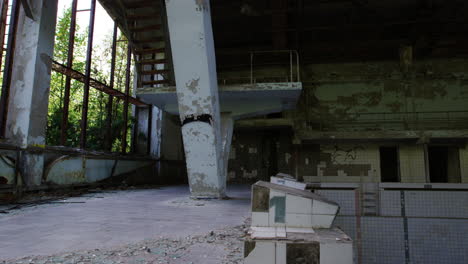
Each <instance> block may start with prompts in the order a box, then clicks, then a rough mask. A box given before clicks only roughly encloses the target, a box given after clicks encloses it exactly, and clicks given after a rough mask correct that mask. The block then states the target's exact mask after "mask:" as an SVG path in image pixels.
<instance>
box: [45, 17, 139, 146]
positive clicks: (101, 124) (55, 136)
mask: <svg viewBox="0 0 468 264" xmlns="http://www.w3.org/2000/svg"><path fill="white" fill-rule="evenodd" d="M70 20H71V9H68V10H66V11H65V12H64V14H63V16H62V17H60V18H59V20H58V23H57V29H56V37H55V50H54V60H55V61H57V62H59V63H62V64H66V62H67V54H68V39H69V28H70ZM87 35H88V33H87V30H80V28H79V26H78V25H77V30H76V34H75V45H74V58H73V69H74V70H76V71H79V72H82V73H84V71H85V54H86V46H87ZM121 38H122V37H121ZM111 53H112V34H110V35H108V36H106V39H105V41H103V42H102V43H96V44H95V45H94V47H93V54H94V56H93V57H92V59H93V60H92V70H91V77H92V78H93V79H96V80H98V81H100V82H102V83H105V84H107V85H109V83H110V64H111ZM126 54H127V44H126V42H123V41H119V42H118V48H117V61H116V71H115V83H114V87H115V89H119V90H121V91H123V90H124V87H125V70H126ZM132 76H133V74H132ZM65 81H66V76H64V75H62V74H60V73H57V72H53V73H52V80H51V87H50V97H49V112H48V126H47V144H48V145H60V131H61V122H62V116H63V98H64V90H65ZM83 90H84V84H83V83H81V82H78V81H75V80H72V82H71V87H70V108H69V116H68V129H67V141H66V144H65V145H66V146H69V147H78V146H79V143H80V133H81V127H80V124H81V113H82V108H83ZM112 103H113V107H112V127H111V135H107V134H106V122H107V120H108V118H109V117H108V116H107V107H108V105H109V96H108V95H107V94H104V93H102V92H100V91H98V90H96V89H94V88H92V87H91V88H90V93H89V104H88V131H87V134H88V138H87V148H88V149H92V150H105V149H106V148H110V147H111V148H112V151H120V150H121V145H120V144H121V143H120V142H121V137H122V131H123V129H124V125H125V124H124V122H123V104H124V102H123V101H122V100H117V99H115V98H114V99H113V100H112ZM131 110H132V107H131V106H130V107H129V112H130V111H131ZM129 115H130V116H131V114H129ZM132 124H133V120H132V119H130V118H129V122H128V126H127V131H130V128H131V127H132ZM128 135H129V137H130V136H131V133H128ZM109 139H110V140H109ZM108 140H109V141H110V145H111V146H108V147H106V142H107V141H108ZM130 142H131V141H130V138H128V139H127V144H128V145H129V144H130ZM127 148H128V147H127Z"/></svg>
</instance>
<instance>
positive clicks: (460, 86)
mask: <svg viewBox="0 0 468 264" xmlns="http://www.w3.org/2000/svg"><path fill="white" fill-rule="evenodd" d="M467 63H468V62H467V61H466V60H461V59H453V60H449V59H444V60H430V61H415V62H414V67H413V70H412V72H411V73H410V74H409V75H408V76H404V75H403V74H402V73H401V71H400V67H399V64H398V61H394V62H375V63H369V62H366V63H348V64H319V65H308V66H305V67H303V69H302V77H303V80H304V82H306V84H305V86H304V87H305V90H306V91H305V93H304V95H303V97H302V102H301V104H300V106H299V108H298V111H297V113H296V116H297V118H296V119H297V120H298V121H299V120H300V121H303V122H304V121H305V122H308V128H312V129H319V128H320V126H322V127H321V129H326V130H382V129H385V130H406V129H419V128H430V129H446V128H467V127H468V123H467V122H466V120H467V118H468V112H464V113H461V112H454V111H468V104H466V100H467V99H468V82H467V81H466V78H467V77H468V76H467V74H466V65H467ZM437 111H441V112H444V113H422V114H417V115H416V114H411V113H414V112H437ZM445 112H452V113H450V114H447V113H445ZM357 113H360V114H357ZM377 113H379V114H377ZM381 113H386V114H381ZM404 113H407V114H404ZM448 115H449V116H448ZM447 117H448V118H447ZM357 124H358V125H357Z"/></svg>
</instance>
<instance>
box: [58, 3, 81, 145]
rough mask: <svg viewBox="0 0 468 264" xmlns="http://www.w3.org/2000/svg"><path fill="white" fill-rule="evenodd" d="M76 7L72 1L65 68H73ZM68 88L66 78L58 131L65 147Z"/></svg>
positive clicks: (69, 81)
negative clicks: (60, 122)
mask: <svg viewBox="0 0 468 264" xmlns="http://www.w3.org/2000/svg"><path fill="white" fill-rule="evenodd" d="M77 7H78V0H73V2H72V9H71V18H70V32H69V35H68V54H67V67H68V68H73V51H74V47H75V32H76V11H77ZM70 88H71V77H70V76H66V79H65V89H64V94H63V109H62V125H61V131H60V144H61V145H63V146H65V145H66V142H67V129H68V112H69V109H70Z"/></svg>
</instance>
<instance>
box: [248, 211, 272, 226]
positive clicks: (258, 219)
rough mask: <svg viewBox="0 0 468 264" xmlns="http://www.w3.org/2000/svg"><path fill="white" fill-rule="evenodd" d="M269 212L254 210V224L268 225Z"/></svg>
mask: <svg viewBox="0 0 468 264" xmlns="http://www.w3.org/2000/svg"><path fill="white" fill-rule="evenodd" d="M268 221H269V216H268V213H262V212H252V226H268Z"/></svg>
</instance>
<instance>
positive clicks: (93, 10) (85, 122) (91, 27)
mask: <svg viewBox="0 0 468 264" xmlns="http://www.w3.org/2000/svg"><path fill="white" fill-rule="evenodd" d="M95 15H96V0H91V11H90V14H89V32H88V49H87V51H86V72H85V81H84V91H83V108H82V111H81V137H80V148H82V149H85V148H86V139H87V133H86V132H87V129H88V103H89V86H90V82H91V62H92V56H93V35H94V18H95Z"/></svg>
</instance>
